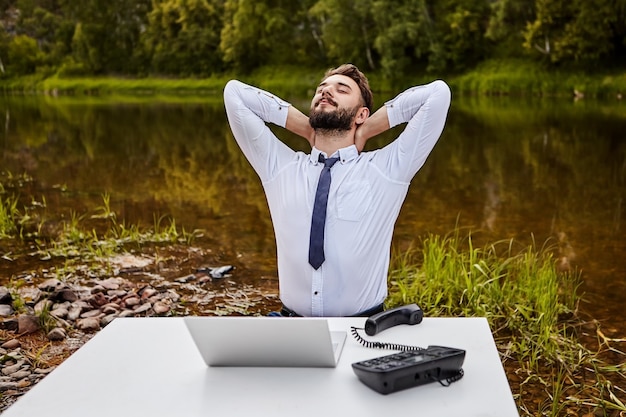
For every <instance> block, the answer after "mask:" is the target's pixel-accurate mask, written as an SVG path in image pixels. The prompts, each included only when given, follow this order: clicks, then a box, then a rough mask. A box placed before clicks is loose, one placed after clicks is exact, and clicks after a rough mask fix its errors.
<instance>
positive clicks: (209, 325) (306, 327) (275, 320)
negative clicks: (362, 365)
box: [183, 316, 346, 367]
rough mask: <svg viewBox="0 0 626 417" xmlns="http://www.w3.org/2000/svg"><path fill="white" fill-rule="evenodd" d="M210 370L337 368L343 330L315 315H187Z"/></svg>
mask: <svg viewBox="0 0 626 417" xmlns="http://www.w3.org/2000/svg"><path fill="white" fill-rule="evenodd" d="M183 320H184V322H185V325H186V326H187V329H188V330H189V333H190V334H191V337H192V339H193V341H194V343H195V344H196V347H197V348H198V350H199V351H200V354H201V355H202V358H203V359H204V361H205V362H206V364H207V365H209V366H280V367H335V366H337V363H338V362H339V357H340V356H341V351H342V350H343V346H344V343H345V341H346V332H345V331H339V332H336V331H332V332H331V331H330V330H329V328H328V321H327V320H326V319H324V318H314V317H294V318H284V317H283V318H281V317H191V316H190V317H185V318H184V319H183Z"/></svg>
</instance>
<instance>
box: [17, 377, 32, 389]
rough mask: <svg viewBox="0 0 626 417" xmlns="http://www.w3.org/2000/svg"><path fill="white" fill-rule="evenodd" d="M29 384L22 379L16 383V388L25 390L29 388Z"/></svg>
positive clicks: (26, 380)
mask: <svg viewBox="0 0 626 417" xmlns="http://www.w3.org/2000/svg"><path fill="white" fill-rule="evenodd" d="M30 384H31V382H30V381H29V380H28V379H22V380H21V381H19V382H18V383H17V388H26V387H29V386H30Z"/></svg>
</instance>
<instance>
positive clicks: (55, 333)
mask: <svg viewBox="0 0 626 417" xmlns="http://www.w3.org/2000/svg"><path fill="white" fill-rule="evenodd" d="M47 337H48V340H53V341H59V340H65V338H66V337H67V333H66V332H65V329H63V328H61V327H55V328H54V329H52V330H50V331H49V332H48V335H47Z"/></svg>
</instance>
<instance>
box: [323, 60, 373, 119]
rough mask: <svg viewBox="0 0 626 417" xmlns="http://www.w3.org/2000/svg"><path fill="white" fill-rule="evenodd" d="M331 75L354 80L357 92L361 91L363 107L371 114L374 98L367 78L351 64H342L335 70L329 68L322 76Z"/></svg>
mask: <svg viewBox="0 0 626 417" xmlns="http://www.w3.org/2000/svg"><path fill="white" fill-rule="evenodd" d="M331 75H345V76H346V77H349V78H351V79H352V80H354V82H355V83H356V85H358V86H359V90H361V97H362V98H363V103H364V104H365V107H367V108H368V109H369V111H370V113H372V106H373V102H374V96H373V94H372V90H371V89H370V83H369V81H367V77H366V76H365V74H363V73H362V72H361V71H360V70H359V69H358V68H357V67H356V66H355V65H353V64H343V65H340V66H338V67H337V68H331V69H329V70H328V71H326V74H324V78H322V81H323V80H325V79H326V78H328V77H330V76H331Z"/></svg>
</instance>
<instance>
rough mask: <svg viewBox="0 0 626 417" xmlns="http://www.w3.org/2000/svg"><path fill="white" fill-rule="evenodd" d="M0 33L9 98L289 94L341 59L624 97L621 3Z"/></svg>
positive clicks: (170, 18) (310, 9)
mask: <svg viewBox="0 0 626 417" xmlns="http://www.w3.org/2000/svg"><path fill="white" fill-rule="evenodd" d="M0 24H1V26H2V30H0V87H1V88H4V90H5V91H8V90H10V91H13V92H15V91H17V90H21V91H24V90H28V91H32V90H46V91H51V90H55V91H58V90H61V91H63V90H75V89H77V88H78V89H80V88H81V87H80V86H81V85H86V87H85V89H87V90H90V89H94V85H96V87H95V89H96V90H97V89H98V88H101V89H109V88H110V89H116V88H117V89H124V88H127V89H135V88H137V89H145V88H150V89H160V88H164V89H167V88H168V87H167V86H168V81H171V80H172V79H177V80H180V79H185V80H188V81H189V83H188V84H187V85H186V87H181V86H180V84H176V85H175V87H171V88H187V87H189V88H198V89H201V88H205V87H207V88H210V87H211V86H213V87H215V88H217V86H223V80H224V79H225V77H226V76H227V75H232V74H237V75H238V76H242V75H246V74H248V75H251V76H253V75H254V74H257V75H258V76H259V77H264V78H266V79H267V78H273V79H274V80H280V82H277V83H278V84H279V85H285V81H286V79H289V78H293V79H294V80H296V81H294V83H296V84H297V83H298V82H302V81H297V80H303V77H302V74H307V73H311V72H312V71H315V76H316V77H318V76H319V75H321V73H320V71H322V70H323V69H326V68H329V67H332V66H336V65H337V64H339V63H343V62H352V63H354V64H356V65H357V66H359V67H360V68H361V69H363V70H364V71H365V72H366V73H368V74H372V76H371V77H370V78H372V77H374V78H375V79H376V81H378V82H377V83H373V84H374V85H376V86H377V87H378V88H385V86H387V87H389V88H391V87H393V88H396V87H401V86H404V85H405V84H407V83H411V84H414V83H415V82H416V81H420V80H421V79H423V80H425V81H426V80H432V78H434V77H437V78H442V77H446V79H447V80H450V83H451V85H452V87H453V89H455V90H456V91H457V92H461V91H472V92H479V93H498V94H502V93H505V94H506V93H523V94H525V93H533V94H537V93H539V94H575V95H577V96H579V95H584V94H590V95H599V96H617V97H619V98H621V95H622V93H624V92H625V91H624V90H626V71H625V70H624V68H625V64H626V0H0ZM79 79H80V80H82V81H81V82H82V83H85V82H86V81H85V80H91V82H92V84H91V87H90V86H89V82H87V84H80V83H78V84H72V82H69V81H68V80H79ZM95 79H98V80H99V82H98V84H93V83H94V81H93V80H95ZM103 79H106V80H108V84H107V83H105V84H102V80H103ZM416 79H417V80H416ZM142 80H143V84H142V82H140V81H142ZM194 80H195V81H196V83H195V84H194V82H193V81H194ZM198 80H213V83H212V84H211V83H210V82H209V83H208V84H203V83H199V84H198V83H197V81H198ZM316 80H317V79H313V80H309V79H308V78H307V79H306V85H308V87H309V88H310V87H311V86H312V85H314V84H311V82H315V81H316ZM409 80H410V82H409ZM124 81H126V83H124ZM130 81H132V83H130V84H129V82H130ZM137 82H139V84H137ZM277 93H281V92H280V91H277Z"/></svg>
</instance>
